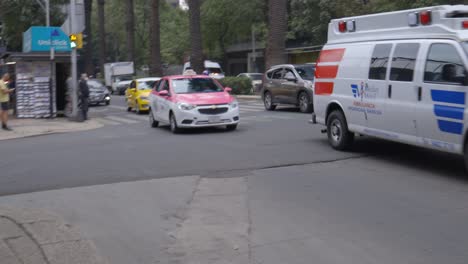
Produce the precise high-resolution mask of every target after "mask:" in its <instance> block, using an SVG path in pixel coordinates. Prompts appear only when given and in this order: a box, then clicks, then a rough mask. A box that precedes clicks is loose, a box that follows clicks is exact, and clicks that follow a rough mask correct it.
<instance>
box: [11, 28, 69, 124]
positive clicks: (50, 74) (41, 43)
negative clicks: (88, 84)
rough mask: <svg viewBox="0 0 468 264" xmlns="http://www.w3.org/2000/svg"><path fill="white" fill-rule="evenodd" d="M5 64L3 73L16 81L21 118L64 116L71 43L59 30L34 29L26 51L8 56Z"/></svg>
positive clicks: (26, 34) (16, 102)
mask: <svg viewBox="0 0 468 264" xmlns="http://www.w3.org/2000/svg"><path fill="white" fill-rule="evenodd" d="M51 49H53V51H52V52H51V51H50V50H51ZM3 61H4V64H3V65H2V72H8V73H10V75H11V76H12V77H13V80H14V81H15V87H16V91H15V92H16V94H15V96H14V97H13V100H14V101H13V102H12V103H13V104H14V105H15V113H16V117H17V118H53V117H56V116H57V114H59V115H60V114H63V113H64V111H65V106H66V100H67V99H66V98H67V85H66V80H67V78H68V77H69V76H70V74H69V73H70V40H69V37H68V36H67V35H66V34H65V33H64V32H63V31H62V30H61V29H60V28H59V27H31V28H30V29H29V30H28V31H26V32H24V33H23V52H22V53H7V54H6V55H4V58H3Z"/></svg>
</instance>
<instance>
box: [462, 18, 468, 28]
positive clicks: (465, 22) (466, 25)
mask: <svg viewBox="0 0 468 264" xmlns="http://www.w3.org/2000/svg"><path fill="white" fill-rule="evenodd" d="M462 28H463V29H468V20H465V21H463V22H462Z"/></svg>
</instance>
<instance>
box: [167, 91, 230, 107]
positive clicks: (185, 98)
mask: <svg viewBox="0 0 468 264" xmlns="http://www.w3.org/2000/svg"><path fill="white" fill-rule="evenodd" d="M176 100H177V102H180V103H189V104H193V105H210V104H228V103H231V102H232V101H233V100H234V98H233V97H232V96H231V95H230V94H229V93H227V92H216V93H192V94H177V99H176Z"/></svg>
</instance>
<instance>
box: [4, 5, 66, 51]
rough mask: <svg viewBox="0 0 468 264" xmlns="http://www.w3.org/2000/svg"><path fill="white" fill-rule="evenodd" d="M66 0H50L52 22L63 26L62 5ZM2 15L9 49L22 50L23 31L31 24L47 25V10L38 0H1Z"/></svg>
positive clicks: (52, 24)
mask: <svg viewBox="0 0 468 264" xmlns="http://www.w3.org/2000/svg"><path fill="white" fill-rule="evenodd" d="M65 2H66V1H65V0H50V8H51V12H50V14H51V15H50V24H51V26H61V25H62V24H63V21H64V19H65V16H64V14H63V13H62V12H61V9H60V8H61V6H62V5H63V4H64V3H65ZM0 17H1V20H2V22H3V27H4V29H3V38H4V39H5V40H6V42H7V47H8V50H10V51H21V50H22V47H23V45H22V43H23V32H25V31H26V30H28V29H29V28H30V27H31V26H45V24H46V21H45V12H44V10H43V9H42V8H41V7H40V5H39V4H38V3H37V2H36V1H31V0H0Z"/></svg>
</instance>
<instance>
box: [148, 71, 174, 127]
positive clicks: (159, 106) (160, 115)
mask: <svg viewBox="0 0 468 264" xmlns="http://www.w3.org/2000/svg"><path fill="white" fill-rule="evenodd" d="M162 91H168V92H169V83H168V80H166V79H164V80H161V82H160V83H159V88H158V94H157V95H156V96H155V100H154V103H155V105H153V106H152V107H154V109H155V112H153V113H154V114H155V116H156V119H158V120H159V121H163V122H168V121H169V110H170V109H168V108H169V105H168V102H167V100H168V99H169V96H162V95H160V94H159V93H160V92H162Z"/></svg>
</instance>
